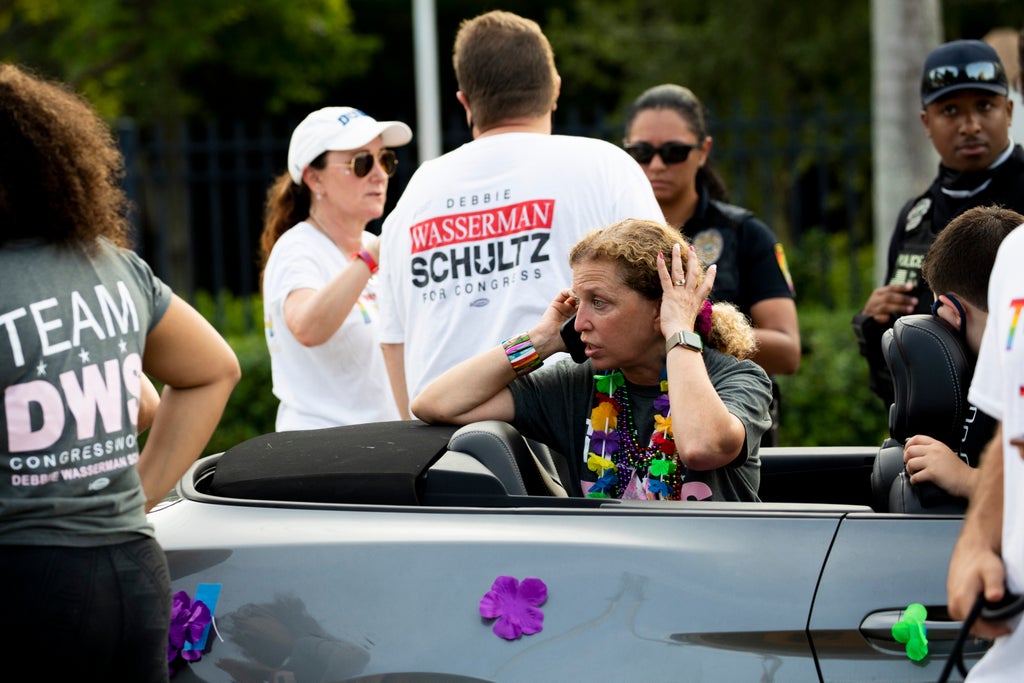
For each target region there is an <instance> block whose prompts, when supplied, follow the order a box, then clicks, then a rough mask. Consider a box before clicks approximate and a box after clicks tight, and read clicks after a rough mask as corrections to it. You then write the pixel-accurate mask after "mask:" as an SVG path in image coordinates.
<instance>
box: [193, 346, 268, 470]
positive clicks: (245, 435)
mask: <svg viewBox="0 0 1024 683" xmlns="http://www.w3.org/2000/svg"><path fill="white" fill-rule="evenodd" d="M226 339H227V341H228V344H230V345H231V348H232V349H234V350H235V353H236V354H237V355H238V362H239V364H240V365H241V366H242V379H241V380H240V381H239V382H238V385H237V386H236V387H235V390H234V391H233V392H231V398H230V399H229V400H228V404H227V406H226V407H225V408H224V416H223V417H221V420H220V424H219V425H217V429H216V431H214V433H213V437H211V439H210V443H209V444H207V446H206V450H204V451H203V455H209V454H211V453H220V452H222V451H225V450H227V449H228V448H230V447H231V446H234V445H235V444H237V443H241V442H242V441H245V440H246V439H251V438H252V437H254V436H259V435H260V434H267V433H269V432H272V431H274V421H275V419H276V418H277V403H278V401H277V397H276V396H274V394H273V391H272V383H271V379H270V354H269V352H268V351H267V343H266V340H265V339H264V338H263V335H262V334H261V333H257V332H250V333H249V334H246V335H236V336H232V337H226Z"/></svg>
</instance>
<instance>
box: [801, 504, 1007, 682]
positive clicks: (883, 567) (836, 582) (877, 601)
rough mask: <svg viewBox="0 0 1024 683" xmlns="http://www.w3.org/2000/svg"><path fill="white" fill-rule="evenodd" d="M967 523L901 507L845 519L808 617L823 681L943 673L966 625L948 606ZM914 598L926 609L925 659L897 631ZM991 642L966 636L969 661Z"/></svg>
mask: <svg viewBox="0 0 1024 683" xmlns="http://www.w3.org/2000/svg"><path fill="white" fill-rule="evenodd" d="M961 524H962V519H961V518H960V517H958V516H933V517H927V516H920V515H897V514H851V515H848V516H847V517H846V518H845V519H844V520H843V521H842V523H841V524H840V527H839V532H838V533H837V535H836V539H835V542H834V544H833V547H832V550H831V552H830V553H829V556H828V559H827V562H826V564H825V569H824V571H823V573H822V576H821V585H820V586H819V588H818V591H817V595H816V596H815V599H814V607H813V611H812V613H811V619H810V623H809V633H810V637H811V641H812V643H813V646H814V649H815V652H816V654H817V657H818V662H819V666H820V667H821V675H822V680H826V681H841V680H858V681H862V680H863V681H897V680H898V681H935V680H938V677H939V674H940V673H941V671H942V668H943V666H945V663H946V660H947V655H948V653H949V651H950V649H951V647H952V644H953V641H954V640H955V639H956V636H957V633H958V631H959V628H960V625H961V624H960V622H955V621H952V620H951V619H950V618H949V616H948V614H947V612H946V571H947V569H948V567H949V558H950V555H951V553H952V551H953V545H954V543H955V541H956V538H957V535H958V534H959V532H960V526H961ZM911 603H920V604H922V605H924V606H925V607H926V609H927V612H928V618H927V621H926V629H927V634H926V635H927V639H928V656H927V657H926V658H925V659H923V660H921V661H919V662H916V661H913V660H911V659H910V658H909V657H908V655H907V650H906V645H905V644H904V643H900V642H897V641H896V639H895V638H894V637H893V635H892V625H893V624H894V623H895V622H896V621H898V620H899V619H900V618H902V616H903V611H904V610H905V608H906V607H907V606H908V605H910V604H911ZM988 645H989V643H988V642H986V641H979V640H975V639H968V641H967V646H966V648H965V657H964V661H965V664H966V665H967V666H968V667H970V666H971V664H973V662H974V661H976V660H977V658H978V657H980V655H981V654H982V653H983V652H984V650H985V649H986V648H987V647H988Z"/></svg>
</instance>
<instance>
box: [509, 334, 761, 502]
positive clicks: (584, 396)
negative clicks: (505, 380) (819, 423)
mask: <svg viewBox="0 0 1024 683" xmlns="http://www.w3.org/2000/svg"><path fill="white" fill-rule="evenodd" d="M704 365H705V366H706V367H707V370H708V376H709V377H710V378H711V383H712V384H713V385H714V387H715V390H716V391H717V392H718V395H719V396H720V397H721V399H722V401H723V402H724V403H725V405H726V407H727V408H728V409H729V412H730V413H732V414H733V415H735V416H736V417H738V418H739V419H740V422H742V423H743V427H744V429H745V430H746V434H747V436H746V441H745V443H744V444H743V448H742V450H741V452H740V454H739V455H738V456H737V457H736V459H735V460H734V461H733V462H731V463H729V464H728V465H726V466H724V467H719V468H718V469H714V470H705V471H699V472H698V471H692V472H691V471H687V472H686V473H685V475H684V482H704V483H705V484H707V486H708V488H709V489H710V490H711V497H710V498H704V499H705V500H727V501H757V500H759V499H758V497H757V488H758V486H759V485H760V481H761V460H760V458H759V457H758V449H759V448H760V443H761V435H762V434H763V433H764V432H765V430H767V429H768V428H769V427H770V426H771V417H770V416H769V414H768V406H769V404H770V403H771V398H772V396H771V382H770V380H769V379H768V376H767V375H766V374H765V373H764V371H763V370H762V369H761V368H760V367H759V366H758V365H756V364H755V363H753V362H752V361H749V360H744V361H740V360H737V359H736V358H734V357H733V356H729V355H726V354H723V353H721V352H719V351H717V350H715V349H711V348H706V349H705V350H704ZM509 388H510V389H511V391H512V398H513V400H514V401H515V411H516V417H515V420H514V421H513V423H512V424H513V426H515V427H516V429H518V430H519V431H520V432H521V433H522V434H523V435H524V436H526V437H528V438H531V439H534V440H536V441H540V442H542V443H545V444H547V445H548V446H549V447H551V448H553V449H555V450H556V451H558V452H559V453H561V454H562V455H563V456H564V457H565V459H566V460H567V461H568V465H569V473H570V475H571V477H570V478H571V481H570V482H569V484H570V486H571V489H572V494H573V495H576V496H579V495H583V488H582V486H581V485H580V482H581V481H583V480H586V481H593V480H595V479H596V474H595V473H594V472H591V471H590V470H589V469H587V466H586V462H585V455H584V453H583V447H584V443H585V438H586V434H587V419H588V418H589V417H590V413H591V410H592V408H593V401H594V368H593V366H592V364H591V362H590V361H589V360H588V361H586V362H585V363H581V364H577V363H575V362H573V361H571V360H563V361H559V362H558V363H555V364H554V365H551V366H544V367H542V368H540V369H539V370H537V371H536V372H534V373H531V374H529V375H526V376H525V377H521V378H519V379H517V380H515V381H514V382H512V384H511V385H509ZM626 389H627V391H628V392H629V399H630V400H629V402H630V406H631V407H632V410H633V416H634V419H635V421H636V425H637V437H638V438H639V440H640V441H641V442H642V443H647V442H648V441H649V440H650V437H651V433H652V432H653V431H654V414H655V411H654V399H655V398H657V397H658V395H660V394H661V391H660V389H659V387H657V386H649V387H645V386H639V385H635V384H630V383H629V382H627V383H626ZM680 437H681V438H684V439H685V438H686V435H685V434H682V435H677V437H676V438H680Z"/></svg>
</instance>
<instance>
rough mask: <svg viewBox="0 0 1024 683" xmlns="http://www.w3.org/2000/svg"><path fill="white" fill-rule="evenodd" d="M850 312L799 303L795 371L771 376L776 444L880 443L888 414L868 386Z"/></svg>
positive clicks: (865, 368) (884, 434) (849, 444)
mask: <svg viewBox="0 0 1024 683" xmlns="http://www.w3.org/2000/svg"><path fill="white" fill-rule="evenodd" d="M853 314H854V311H853V310H838V311H831V310H826V309H825V308H822V307H804V306H801V307H800V336H801V339H802V342H803V346H804V356H803V359H802V361H801V363H800V370H799V371H798V372H797V374H795V375H790V376H778V377H776V381H777V382H778V384H779V390H780V393H781V396H782V399H781V415H780V418H779V444H780V445H783V446H863V445H867V444H871V445H881V443H882V440H883V439H884V438H885V437H886V436H887V434H888V417H887V412H886V410H885V407H884V406H883V405H882V402H881V400H879V398H878V397H877V396H875V394H874V393H873V392H872V391H871V389H870V388H868V364H867V361H866V360H865V359H864V357H863V356H861V355H860V352H859V351H858V349H857V341H856V339H855V338H854V336H853V330H852V329H851V328H850V319H851V318H852V317H853Z"/></svg>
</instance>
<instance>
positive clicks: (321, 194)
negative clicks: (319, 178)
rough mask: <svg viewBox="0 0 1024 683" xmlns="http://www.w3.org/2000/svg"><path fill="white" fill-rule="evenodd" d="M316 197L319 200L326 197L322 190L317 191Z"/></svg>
mask: <svg viewBox="0 0 1024 683" xmlns="http://www.w3.org/2000/svg"><path fill="white" fill-rule="evenodd" d="M316 198H317V201H319V200H321V199H323V198H324V195H323V193H321V192H320V190H317V191H316Z"/></svg>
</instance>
